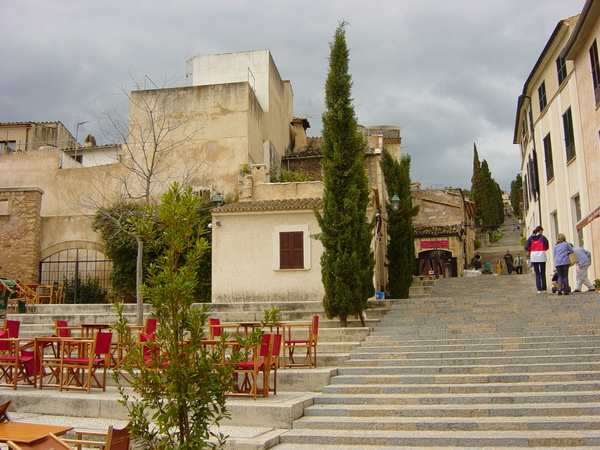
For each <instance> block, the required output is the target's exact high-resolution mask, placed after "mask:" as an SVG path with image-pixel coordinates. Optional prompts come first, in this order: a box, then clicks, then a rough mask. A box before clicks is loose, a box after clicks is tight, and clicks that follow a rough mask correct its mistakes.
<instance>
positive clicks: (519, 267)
mask: <svg viewBox="0 0 600 450" xmlns="http://www.w3.org/2000/svg"><path fill="white" fill-rule="evenodd" d="M524 265H525V260H524V259H523V257H522V256H521V254H520V253H517V257H516V258H515V263H514V268H515V273H516V274H517V275H521V274H522V273H523V266H524Z"/></svg>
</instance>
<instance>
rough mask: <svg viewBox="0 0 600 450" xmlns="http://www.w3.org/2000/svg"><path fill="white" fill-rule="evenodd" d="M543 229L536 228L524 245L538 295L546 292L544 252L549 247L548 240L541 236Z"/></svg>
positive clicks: (540, 227)
mask: <svg viewBox="0 0 600 450" xmlns="http://www.w3.org/2000/svg"><path fill="white" fill-rule="evenodd" d="M543 231H544V229H543V228H542V226H541V225H540V226H538V227H536V228H535V230H533V233H532V235H531V236H529V238H528V239H527V242H526V243H525V250H527V252H529V260H530V261H531V266H532V267H533V270H534V271H535V285H536V287H537V291H538V294H541V293H542V292H546V290H547V286H546V250H548V248H549V247H550V246H549V244H548V239H546V236H544V235H543V234H542V232H543Z"/></svg>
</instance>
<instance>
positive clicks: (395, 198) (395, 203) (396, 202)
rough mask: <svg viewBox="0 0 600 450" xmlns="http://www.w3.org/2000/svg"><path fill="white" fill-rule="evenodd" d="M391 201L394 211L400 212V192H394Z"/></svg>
mask: <svg viewBox="0 0 600 450" xmlns="http://www.w3.org/2000/svg"><path fill="white" fill-rule="evenodd" d="M390 203H391V205H392V211H394V212H398V211H399V210H400V197H398V194H394V196H393V197H392V200H391V201H390Z"/></svg>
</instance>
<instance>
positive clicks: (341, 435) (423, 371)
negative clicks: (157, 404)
mask: <svg viewBox="0 0 600 450" xmlns="http://www.w3.org/2000/svg"><path fill="white" fill-rule="evenodd" d="M567 299H568V300H566V301H565V300H563V297H558V296H554V295H536V294H535V291H534V288H533V281H532V279H531V277H530V276H527V275H522V276H502V277H493V278H492V277H478V278H460V279H457V278H454V279H443V280H439V281H438V284H437V287H436V289H435V296H434V297H432V298H430V299H423V298H419V299H408V300H401V301H398V302H397V303H396V304H395V305H394V306H393V307H392V309H391V311H390V312H389V313H388V314H387V315H386V316H385V317H384V318H383V319H382V321H381V323H380V325H379V326H378V327H377V328H376V329H375V331H374V332H373V333H371V335H370V336H369V337H367V338H366V340H365V341H364V342H363V343H361V345H360V347H359V348H358V349H357V350H356V351H355V352H354V353H353V354H352V355H351V357H350V359H349V360H348V361H347V362H346V363H345V364H344V365H343V366H342V367H340V368H339V370H338V374H337V375H336V376H334V377H333V378H332V379H331V383H330V384H329V385H328V386H326V387H325V388H324V389H323V393H322V394H321V395H317V396H316V397H315V398H314V404H313V405H312V406H309V407H308V408H306V409H305V411H304V417H302V418H300V419H298V420H296V421H294V423H293V429H292V430H290V431H288V432H285V433H283V434H282V435H281V436H280V437H279V442H280V444H279V445H277V446H275V447H274V448H276V449H278V450H287V449H303V448H330V447H338V448H345V449H352V448H362V449H366V448H415V447H427V448H438V447H439V448H487V447H494V448H516V447H554V448H557V447H588V448H600V389H599V388H600V296H598V295H597V294H596V293H589V294H588V293H582V294H577V295H571V296H570V297H567Z"/></svg>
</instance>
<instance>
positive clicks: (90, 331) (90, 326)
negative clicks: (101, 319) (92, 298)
mask: <svg viewBox="0 0 600 450" xmlns="http://www.w3.org/2000/svg"><path fill="white" fill-rule="evenodd" d="M79 326H80V327H81V334H82V335H83V336H85V337H94V331H102V330H106V329H107V328H110V325H109V324H107V323H82V324H79Z"/></svg>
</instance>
